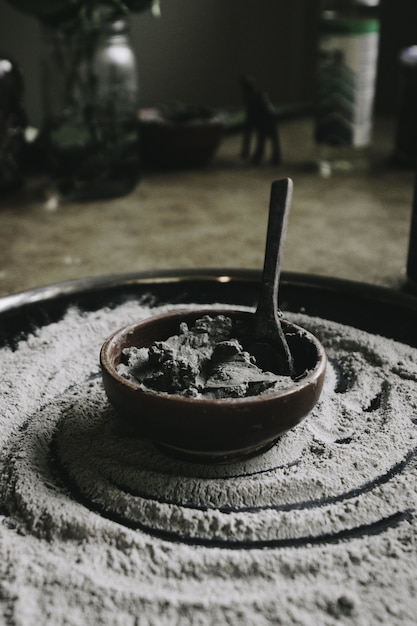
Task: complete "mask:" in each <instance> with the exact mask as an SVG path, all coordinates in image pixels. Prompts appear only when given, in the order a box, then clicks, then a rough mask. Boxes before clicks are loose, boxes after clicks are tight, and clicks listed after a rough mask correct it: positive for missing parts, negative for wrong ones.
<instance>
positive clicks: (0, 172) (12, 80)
mask: <svg viewBox="0 0 417 626" xmlns="http://www.w3.org/2000/svg"><path fill="white" fill-rule="evenodd" d="M22 99H23V76H22V73H21V71H20V69H19V67H18V65H17V64H16V63H15V62H14V61H13V60H12V59H11V58H10V57H9V56H8V55H7V54H1V53H0V192H6V191H12V190H13V189H16V188H18V187H20V186H21V185H22V183H23V160H24V146H25V128H26V113H25V110H24V108H23V104H22Z"/></svg>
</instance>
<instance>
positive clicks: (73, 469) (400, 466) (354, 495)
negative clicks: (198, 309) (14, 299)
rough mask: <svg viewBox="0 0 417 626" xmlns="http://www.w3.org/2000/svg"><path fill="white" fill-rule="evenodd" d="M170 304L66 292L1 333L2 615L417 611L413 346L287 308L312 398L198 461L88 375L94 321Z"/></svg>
mask: <svg viewBox="0 0 417 626" xmlns="http://www.w3.org/2000/svg"><path fill="white" fill-rule="evenodd" d="M213 306H215V305H213ZM168 308H169V309H172V308H174V307H160V308H158V309H151V308H149V307H146V306H141V305H140V304H138V303H134V302H129V303H126V304H123V305H120V306H118V307H117V308H115V309H112V310H110V309H103V310H101V311H98V312H93V313H91V312H90V313H81V312H79V311H78V310H76V309H71V310H69V311H68V313H67V314H66V315H65V317H64V318H63V319H62V320H61V321H59V322H57V323H54V324H50V325H48V326H45V327H44V328H42V329H40V330H39V331H37V332H36V333H35V334H33V335H31V336H29V337H28V338H27V339H25V340H24V341H21V343H20V344H19V345H18V346H17V349H16V350H14V351H12V350H11V349H7V348H4V349H2V350H0V353H1V354H0V356H1V365H0V367H1V376H0V394H1V395H0V449H1V456H0V502H1V504H0V581H1V582H0V623H4V624H7V626H32V625H33V626H35V625H36V626H38V625H39V624H54V626H60V625H64V624H65V625H70V626H72V625H74V626H75V625H77V626H78V625H83V626H84V625H85V624H103V625H109V626H110V625H111V626H113V625H120V626H122V625H123V626H138V625H140V626H141V625H142V624H144V625H148V624H149V625H151V624H155V625H158V626H159V625H162V626H163V625H165V624H181V626H182V625H188V624H190V625H191V624H192V625H194V624H202V625H206V624H216V625H217V624H233V625H234V624H236V625H237V624H239V625H245V624H250V625H253V624H260V625H265V624H282V625H285V626H295V625H297V626H298V625H304V626H310V625H312V624H314V625H316V624H317V625H320V626H321V625H324V626H329V625H330V626H333V625H334V626H336V625H338V626H340V625H349V626H352V625H355V626H356V625H358V626H372V625H374V624H375V625H376V624H386V625H387V626H388V625H389V626H396V625H398V626H399V625H401V626H404V625H405V626H411V625H414V624H415V615H416V613H417V600H416V597H417V577H416V575H415V571H416V552H417V546H416V535H417V526H416V521H415V508H416V500H417V486H416V485H417V480H416V478H417V476H416V474H417V468H416V454H417V453H416V450H417V426H416V421H417V350H416V349H414V348H410V347H408V346H404V345H402V344H399V343H396V342H394V341H391V340H388V339H384V338H380V337H377V336H373V335H370V334H367V333H365V332H362V331H359V330H356V329H353V328H348V327H346V326H342V325H339V324H336V323H333V322H328V321H324V320H321V319H316V318H309V317H307V316H304V315H294V314H291V315H287V317H288V318H289V319H290V321H293V322H295V323H298V324H300V325H301V326H304V327H305V328H307V329H308V330H310V331H311V332H313V333H314V334H316V335H317V337H318V338H319V339H320V340H321V342H322V343H323V345H324V346H325V348H326V351H327V354H328V357H329V367H328V371H327V375H326V381H325V385H324V389H323V393H322V396H321V399H320V401H319V403H318V405H317V406H316V407H315V409H314V410H313V411H312V413H311V414H310V415H309V416H308V417H307V418H306V419H305V420H304V421H303V422H302V423H301V424H299V425H298V426H297V427H296V428H294V429H293V430H291V431H290V432H288V433H287V434H285V435H284V436H283V437H282V438H281V439H280V441H279V442H278V443H277V444H276V445H275V446H274V447H273V448H272V449H270V450H268V451H267V452H265V453H264V454H262V455H260V456H258V457H256V458H253V459H250V460H246V461H244V462H240V463H235V464H230V465H225V466H206V465H197V464H192V463H186V462H180V461H176V460H173V459H171V458H169V457H168V456H165V455H163V454H162V453H161V452H159V451H158V450H157V449H156V448H155V447H154V445H153V444H152V443H151V442H149V441H144V440H140V439H133V438H130V437H128V436H127V435H126V433H124V432H123V430H122V429H121V428H120V427H119V425H118V422H117V419H115V415H114V413H113V410H112V409H111V407H110V406H109V404H108V402H107V399H106V396H105V394H104V391H103V389H102V385H101V380H100V374H99V367H98V353H99V350H100V346H101V344H102V342H103V341H104V339H105V338H106V337H107V336H108V335H110V334H111V332H113V330H115V329H116V328H119V327H120V326H123V325H125V324H127V323H131V322H133V321H136V320H138V319H141V318H144V317H146V316H148V315H153V314H157V313H161V312H163V311H164V310H167V309H168ZM181 308H184V307H183V305H181Z"/></svg>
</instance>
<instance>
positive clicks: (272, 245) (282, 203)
mask: <svg viewBox="0 0 417 626" xmlns="http://www.w3.org/2000/svg"><path fill="white" fill-rule="evenodd" d="M292 190H293V182H292V180H291V179H290V178H284V179H281V180H276V181H274V182H273V183H272V186H271V198H270V204H269V219H268V231H267V238H266V247H265V260H264V268H263V274H262V285H261V290H260V294H259V300H258V306H257V309H256V312H255V315H254V321H253V325H252V328H251V332H250V343H249V345H248V347H247V349H248V350H249V352H250V353H251V354H253V356H254V357H255V358H256V363H257V365H258V367H260V368H261V369H263V370H265V371H270V372H273V373H275V374H282V375H285V376H292V375H293V371H294V367H293V358H292V355H291V353H290V350H289V347H288V343H287V340H286V338H285V335H284V332H283V330H282V327H281V321H280V316H281V312H280V311H279V309H278V284H279V276H280V262H281V252H282V247H283V242H284V239H285V233H286V229H287V223H288V215H289V211H290V207H291V200H292Z"/></svg>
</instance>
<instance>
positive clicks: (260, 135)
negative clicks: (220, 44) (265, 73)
mask: <svg viewBox="0 0 417 626" xmlns="http://www.w3.org/2000/svg"><path fill="white" fill-rule="evenodd" d="M240 82H241V86H242V91H243V101H244V107H245V112H246V119H245V123H244V127H243V140H242V151H241V156H242V158H243V159H248V158H249V157H250V147H251V145H250V144H251V140H252V135H253V134H255V135H256V147H255V152H254V153H253V156H252V158H251V162H252V163H254V164H255V165H258V164H259V163H260V162H261V161H262V159H263V158H264V154H265V144H266V142H267V140H268V139H269V140H270V141H271V144H272V154H271V163H272V164H273V165H278V164H279V163H281V146H280V141H279V135H278V129H277V116H276V112H275V109H274V107H273V105H272V103H271V101H270V99H269V96H268V94H267V93H265V92H261V91H259V90H258V89H257V87H256V85H255V81H254V80H253V79H252V78H250V77H248V76H242V77H241V79H240Z"/></svg>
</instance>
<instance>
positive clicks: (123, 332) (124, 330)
mask: <svg viewBox="0 0 417 626" xmlns="http://www.w3.org/2000/svg"><path fill="white" fill-rule="evenodd" d="M219 314H220V315H228V314H230V315H232V316H236V315H237V314H242V315H244V316H250V315H253V312H251V311H248V310H245V309H239V308H230V309H227V308H221V307H219V308H212V309H209V308H204V307H202V308H196V309H178V310H173V311H169V312H167V313H161V314H158V315H154V316H152V315H150V316H148V317H146V318H143V319H142V320H140V321H139V322H132V323H129V324H126V325H125V326H122V327H120V328H119V329H117V330H115V331H114V332H113V333H112V334H111V335H110V336H109V337H108V338H107V339H106V340H105V341H104V343H103V344H102V346H101V349H100V365H101V367H102V369H104V370H105V371H106V372H107V374H108V375H109V376H111V377H112V378H113V379H114V380H116V381H117V382H118V383H119V384H121V385H123V386H125V387H127V389H129V390H130V391H131V392H135V393H137V395H138V396H140V395H146V396H147V397H149V398H158V399H159V400H162V399H164V400H165V401H166V402H170V403H173V404H174V403H175V404H179V405H181V404H183V403H185V404H196V405H197V406H201V407H215V406H218V407H226V406H228V405H231V404H238V405H244V404H247V405H248V406H252V405H257V404H262V403H265V402H271V401H274V400H278V399H279V398H283V397H291V396H292V395H294V394H299V393H300V392H301V391H302V390H303V389H305V388H306V387H308V386H309V385H311V384H315V383H316V382H317V380H318V379H320V377H321V376H322V375H323V374H324V371H325V369H326V366H327V355H326V352H325V349H324V347H323V345H322V344H321V342H320V341H319V340H318V339H317V337H315V335H313V333H311V332H310V331H308V330H306V329H305V328H303V327H302V326H299V325H298V324H295V323H293V322H290V321H288V320H286V319H285V317H284V318H282V320H281V321H282V322H283V323H284V325H285V326H286V327H288V328H289V329H290V330H291V329H295V330H296V332H297V334H298V335H300V336H304V337H306V338H307V339H308V341H309V342H310V343H311V344H313V345H314V347H315V349H316V351H317V362H316V365H315V366H314V368H313V369H310V370H307V372H306V374H305V375H303V376H302V377H301V378H300V379H299V380H297V381H294V385H292V386H290V387H287V388H285V389H280V390H277V391H271V392H268V393H263V394H260V395H255V396H245V397H242V398H220V399H217V398H193V397H188V396H181V395H179V394H173V393H166V392H160V391H155V390H153V389H150V388H148V387H145V386H144V385H140V384H136V383H133V382H131V381H129V380H128V379H126V378H125V377H124V376H122V375H121V374H119V373H118V372H117V371H116V368H115V367H114V366H113V360H112V359H111V357H110V354H109V351H110V349H111V347H112V346H113V345H114V344H115V342H116V339H117V337H127V336H128V335H129V334H131V333H132V332H135V330H136V329H137V328H140V327H141V326H142V325H145V324H150V325H151V324H153V323H155V324H158V323H159V322H161V321H163V320H168V319H170V318H172V319H173V318H179V320H178V323H180V322H181V321H182V320H181V319H180V318H181V316H183V315H185V316H190V317H196V318H197V317H199V316H200V315H219ZM183 321H184V320H183ZM122 343H123V342H120V345H122Z"/></svg>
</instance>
